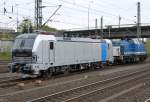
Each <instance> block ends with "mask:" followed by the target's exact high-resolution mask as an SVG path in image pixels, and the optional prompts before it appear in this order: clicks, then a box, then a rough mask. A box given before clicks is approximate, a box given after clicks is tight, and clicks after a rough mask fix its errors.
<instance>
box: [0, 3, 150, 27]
mask: <svg viewBox="0 0 150 102" xmlns="http://www.w3.org/2000/svg"><path fill="white" fill-rule="evenodd" d="M0 1H1V2H0V16H1V17H0V27H9V28H13V29H16V26H17V9H18V20H19V23H21V21H22V20H23V19H24V18H30V19H31V20H32V22H33V23H34V8H35V7H34V5H35V3H34V2H35V0H0ZM42 1H43V3H42V5H43V6H46V7H45V8H43V23H44V22H45V21H46V20H47V19H48V18H49V17H50V16H51V15H52V14H53V12H54V11H55V10H56V9H57V8H58V5H62V6H61V8H60V9H59V10H58V12H57V13H56V14H55V15H54V16H53V17H52V18H51V21H50V22H48V23H47V24H48V25H49V26H51V27H54V28H57V29H65V30H78V29H87V28H88V10H89V26H90V28H94V27H95V19H96V18H97V20H98V27H99V28H100V18H101V17H102V16H103V20H104V21H103V23H104V24H103V25H104V27H105V26H108V25H118V24H119V16H120V17H121V21H120V22H121V25H122V24H135V22H136V20H137V18H136V15H137V2H138V1H139V2H141V23H150V13H149V10H150V6H149V5H150V0H42ZM12 6H13V13H12ZM4 7H5V8H6V10H7V13H5V15H4V13H3V12H4V11H3V10H4Z"/></svg>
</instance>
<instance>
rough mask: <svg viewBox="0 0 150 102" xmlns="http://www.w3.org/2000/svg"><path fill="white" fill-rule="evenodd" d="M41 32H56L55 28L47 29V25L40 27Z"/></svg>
mask: <svg viewBox="0 0 150 102" xmlns="http://www.w3.org/2000/svg"><path fill="white" fill-rule="evenodd" d="M42 30H43V31H46V32H56V31H57V29H56V28H52V27H49V26H48V25H44V26H43V27H42Z"/></svg>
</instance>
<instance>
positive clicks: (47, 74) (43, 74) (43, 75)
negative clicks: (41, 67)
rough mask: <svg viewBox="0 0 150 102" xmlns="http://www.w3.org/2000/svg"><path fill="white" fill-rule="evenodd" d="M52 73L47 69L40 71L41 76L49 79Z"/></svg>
mask: <svg viewBox="0 0 150 102" xmlns="http://www.w3.org/2000/svg"><path fill="white" fill-rule="evenodd" d="M52 75H53V73H52V72H50V71H49V70H46V71H41V77H42V78H44V79H50V78H51V77H52Z"/></svg>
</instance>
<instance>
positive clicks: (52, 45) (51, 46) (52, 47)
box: [50, 42, 54, 50]
mask: <svg viewBox="0 0 150 102" xmlns="http://www.w3.org/2000/svg"><path fill="white" fill-rule="evenodd" d="M53 49H54V43H53V42H50V50H53Z"/></svg>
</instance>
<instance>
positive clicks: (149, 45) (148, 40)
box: [146, 38, 150, 56]
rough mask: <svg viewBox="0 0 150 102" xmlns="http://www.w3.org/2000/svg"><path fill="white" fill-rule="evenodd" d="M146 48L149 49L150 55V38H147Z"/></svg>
mask: <svg viewBox="0 0 150 102" xmlns="http://www.w3.org/2000/svg"><path fill="white" fill-rule="evenodd" d="M146 49H147V52H148V55H149V56H150V38H148V39H147V42H146Z"/></svg>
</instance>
